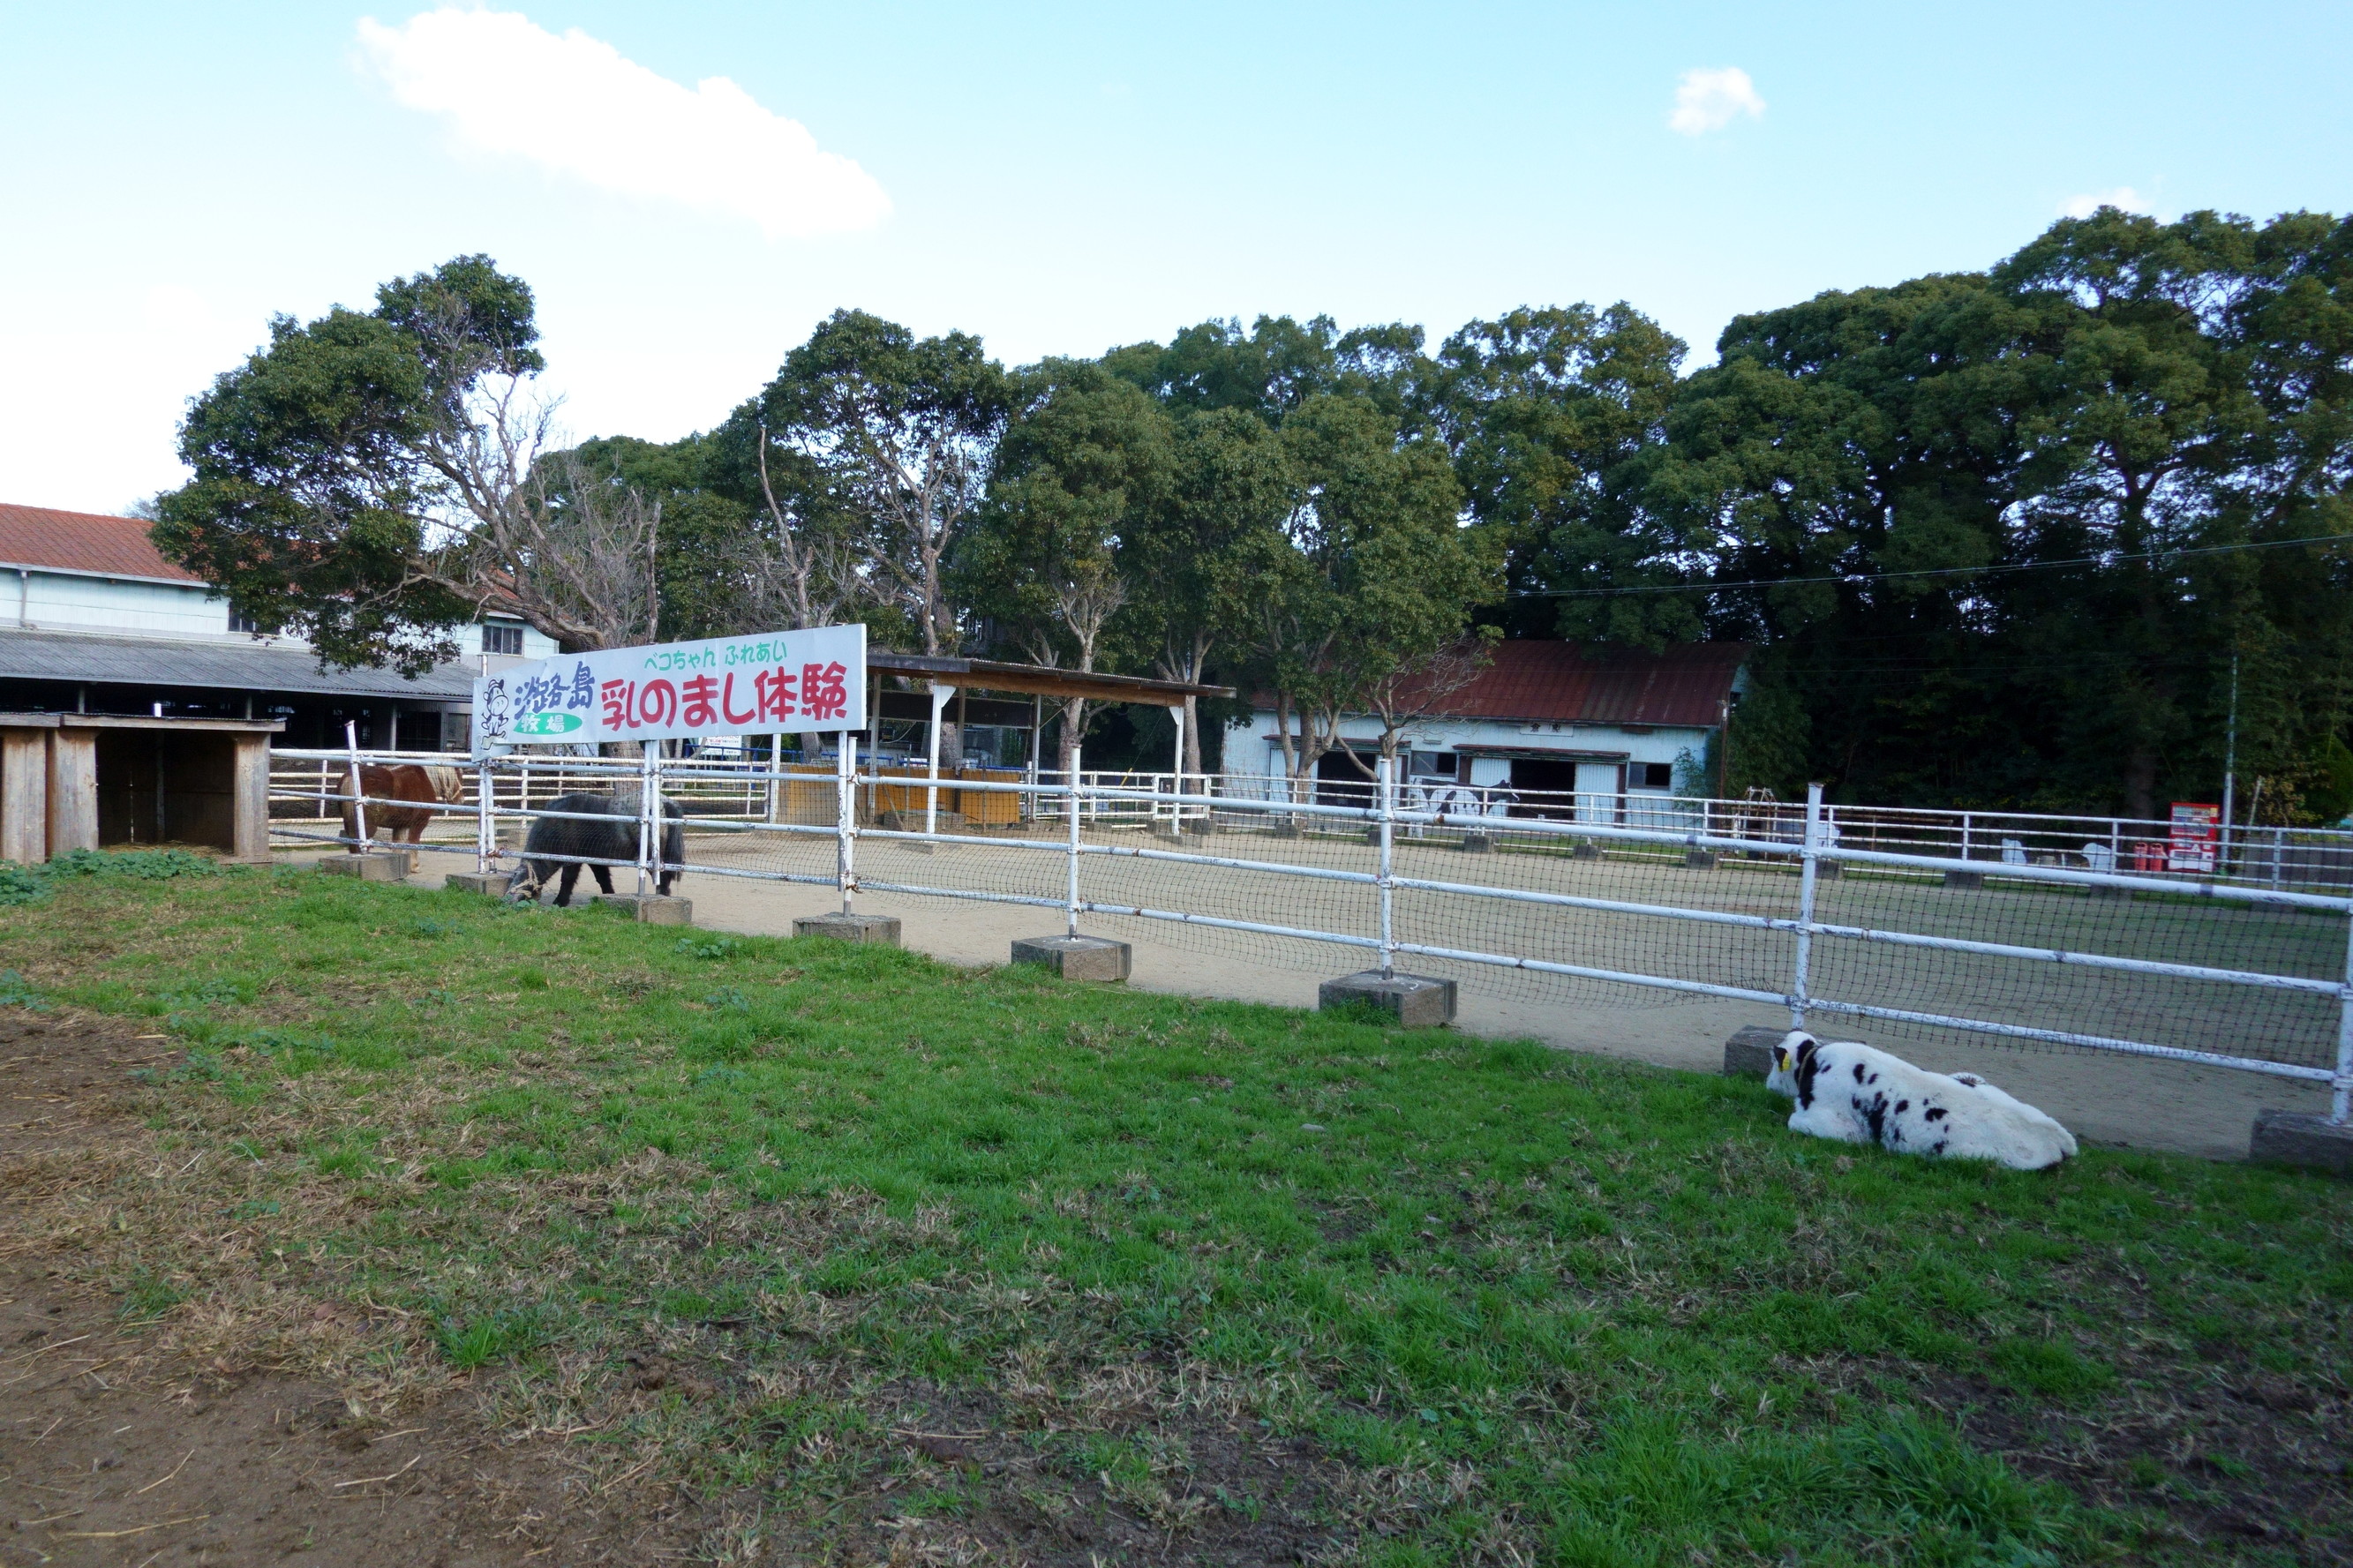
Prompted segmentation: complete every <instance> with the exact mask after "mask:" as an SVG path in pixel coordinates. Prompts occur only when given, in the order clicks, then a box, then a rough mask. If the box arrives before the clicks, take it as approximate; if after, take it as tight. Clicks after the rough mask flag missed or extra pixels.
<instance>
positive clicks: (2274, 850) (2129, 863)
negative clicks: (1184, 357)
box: [1159, 773, 2353, 891]
mask: <svg viewBox="0 0 2353 1568" xmlns="http://www.w3.org/2000/svg"><path fill="white" fill-rule="evenodd" d="M1159 776H1161V777H1166V775H1165V774H1163V775H1159ZM1217 784H1218V788H1219V793H1220V794H1221V795H1226V796H1228V797H1229V798H1232V799H1235V800H1251V801H1284V802H1288V801H1292V800H1300V801H1310V800H1313V801H1320V802H1324V803H1325V804H1340V805H1370V804H1371V803H1372V800H1373V797H1374V795H1376V793H1377V791H1376V788H1375V785H1374V784H1373V783H1372V782H1371V781H1369V780H1364V781H1359V780H1356V779H1337V780H1335V779H1296V780H1294V779H1292V778H1289V777H1286V776H1283V775H1282V774H1256V773H1250V774H1243V773H1227V774H1223V775H1220V776H1219V779H1218V780H1217ZM1398 799H1399V802H1400V804H1401V805H1403V806H1404V807H1405V808H1406V809H1408V810H1416V811H1419V810H1429V811H1436V812H1441V813H1445V814H1447V815H1452V816H1484V817H1489V818H1493V819H1494V820H1495V821H1497V822H1498V823H1517V822H1520V821H1523V820H1525V819H1528V818H1538V819H1543V820H1547V821H1556V822H1580V823H1591V824H1595V825H1597V826H1616V827H1648V828H1658V829H1662V830H1665V831H1669V832H1674V833H1686V832H1688V833H1698V834H1702V835H1704V836H1707V837H1727V838H1743V839H1746V838H1779V839H1783V840H1785V841H1787V842H1788V843H1791V844H1795V843H1796V842H1798V840H1799V838H1800V837H1802V836H1803V834H1804V830H1805V820H1806V805H1805V803H1804V802H1802V801H1772V800H1717V799H1714V798H1708V797H1702V796H1695V795H1665V794H1653V793H1648V792H1644V791H1640V790H1626V791H1615V792H1609V793H1600V794H1596V793H1576V792H1569V791H1552V790H1527V789H1516V788H1514V787H1512V786H1510V785H1507V784H1476V785H1474V784H1458V783H1456V782H1455V781H1454V780H1452V779H1449V778H1444V777H1437V776H1419V775H1417V776H1413V777H1409V778H1408V779H1406V780H1405V781H1404V782H1403V783H1402V784H1401V785H1400V786H1399V792H1398ZM1820 832H1821V833H1822V834H1823V836H1824V837H1825V839H1826V841H1827V845H1828V847H1831V848H1833V849H1836V848H1841V847H1853V848H1858V849H1873V850H1892V851H1896V852H1900V853H1905V854H1914V855H1929V856H1935V857H1938V858H1954V859H1961V860H1987V861H1997V862H2000V863H2002V864H2006V865H2035V866H2064V867H2072V868H2075V869H2077V870H2084V871H2123V872H2130V873H2132V874H2134V875H2136V876H2154V877H2159V878H2168V879H2170V878H2184V879H2196V880H2210V879H2219V880H2222V881H2232V882H2244V883H2247V884H2249V885H2251V886H2261V887H2268V888H2277V889H2303V890H2306V891H2327V890H2330V889H2353V828H2343V827H2285V826H2276V825H2263V826H2258V825H2255V824H2252V823H2235V824H2225V825H2221V826H2220V828H2219V832H2218V836H2217V838H2216V841H2215V842H2214V843H2213V844H2212V846H2211V848H2210V849H2206V850H2202V851H2201V850H2200V849H2198V848H2196V847H2192V846H2189V845H2186V844H2183V843H2180V842H2177V841H2176V840H2175V838H2174V837H2173V824H2172V823H2170V822H2164V821H2150V820H2144V819H2140V818H2136V817H2126V816H2082V815H2073V816H2070V815H2059V814H2052V813H2036V812H2021V811H1961V810H1951V809H1944V808H1938V807H1932V806H1890V805H1835V804H1831V803H1828V802H1825V803H1823V804H1822V805H1821V806H1820Z"/></svg>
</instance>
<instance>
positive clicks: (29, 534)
mask: <svg viewBox="0 0 2353 1568" xmlns="http://www.w3.org/2000/svg"><path fill="white" fill-rule="evenodd" d="M148 526H149V525H148V523H147V521H146V520H144V519H143V518H136V517H109V516H107V515H106V514H105V513H103V512H94V511H56V510H51V509H49V508H47V507H42V506H12V505H10V504H8V503H6V502H0V567H5V566H30V567H33V568H35V569H37V570H38V569H47V570H48V571H52V572H88V573H90V574H94V575H97V576H101V577H145V578H149V579H151V580H154V581H159V582H165V583H195V584H201V583H203V581H204V579H203V578H201V577H199V576H197V575H196V574H195V573H193V572H191V571H189V570H188V569H187V568H186V567H185V566H179V565H175V564H174V563H172V562H169V561H166V560H164V553H163V552H162V551H160V550H157V549H156V548H155V543H154V541H153V540H151V539H149V538H148V537H147V529H148Z"/></svg>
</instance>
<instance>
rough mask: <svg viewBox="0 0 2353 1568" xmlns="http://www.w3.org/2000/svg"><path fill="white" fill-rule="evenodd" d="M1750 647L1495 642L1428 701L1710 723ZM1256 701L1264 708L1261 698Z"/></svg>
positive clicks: (1533, 715) (1474, 715)
mask: <svg viewBox="0 0 2353 1568" xmlns="http://www.w3.org/2000/svg"><path fill="white" fill-rule="evenodd" d="M1749 652H1750V645H1748V644H1747V643H1737V642H1703V643H1679V644H1676V645H1674V646H1672V647H1668V648H1665V649H1663V650H1662V651H1661V652H1658V653H1651V652H1650V651H1649V650H1648V649H1645V648H1639V647H1618V646H1615V645H1611V644H1591V643H1572V642H1556V641H1550V640H1544V639H1538V638H1534V637H1529V638H1521V639H1516V640H1514V641H1510V642H1500V643H1497V644H1495V645H1494V646H1493V647H1492V648H1491V649H1490V650H1489V653H1488V660H1487V663H1486V664H1485V666H1484V667H1483V668H1481V669H1480V671H1479V672H1478V673H1477V674H1476V675H1474V676H1472V678H1471V679H1470V681H1469V682H1468V683H1467V684H1465V685H1464V686H1463V687H1462V688H1461V689H1460V690H1458V691H1455V692H1452V693H1451V694H1449V695H1448V696H1446V697H1443V698H1441V699H1440V700H1438V701H1436V702H1434V703H1433V704H1431V710H1430V717H1431V718H1438V719H1490V720H1504V721H1514V722H1521V723H1529V722H1541V723H1554V724H1558V723H1571V722H1574V723H1583V724H1662V725H1667V726H1671V727H1673V728H1678V729H1695V730H1696V729H1709V728H1712V727H1714V726H1715V725H1716V724H1720V723H1722V722H1723V721H1724V705H1725V701H1726V700H1728V699H1729V698H1730V697H1731V695H1732V684H1733V680H1734V679H1735V678H1736V677H1737V676H1738V675H1739V673H1740V667H1741V666H1742V665H1743V664H1745V663H1746V662H1747V660H1748V655H1749ZM1259 705H1260V706H1261V707H1262V708H1263V707H1271V706H1272V700H1271V698H1264V697H1262V698H1261V700H1260V703H1259Z"/></svg>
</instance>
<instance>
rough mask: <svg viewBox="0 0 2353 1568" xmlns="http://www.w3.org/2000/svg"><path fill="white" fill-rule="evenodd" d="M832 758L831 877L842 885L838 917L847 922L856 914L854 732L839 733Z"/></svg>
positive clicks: (855, 756)
mask: <svg viewBox="0 0 2353 1568" xmlns="http://www.w3.org/2000/svg"><path fill="white" fill-rule="evenodd" d="M834 755H835V758H836V765H835V767H834V773H833V786H834V806H833V811H834V824H833V831H834V841H835V844H836V845H837V849H836V851H835V856H834V864H835V872H834V876H835V879H836V880H838V881H839V883H840V884H841V916H842V919H844V920H848V919H849V917H850V915H851V914H852V913H854V912H855V911H854V910H852V909H851V907H850V906H851V902H852V900H853V898H854V896H855V895H856V893H857V891H858V871H857V866H856V861H855V857H856V855H857V844H858V736H857V732H856V731H850V730H845V731H842V732H841V747H840V749H839V751H838V752H835V753H834Z"/></svg>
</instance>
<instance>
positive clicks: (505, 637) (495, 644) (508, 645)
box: [482, 621, 522, 654]
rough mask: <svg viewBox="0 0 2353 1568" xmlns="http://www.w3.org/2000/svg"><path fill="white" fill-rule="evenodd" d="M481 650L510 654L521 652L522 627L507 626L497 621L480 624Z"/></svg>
mask: <svg viewBox="0 0 2353 1568" xmlns="http://www.w3.org/2000/svg"><path fill="white" fill-rule="evenodd" d="M482 651H483V652H484V653H512V654H519V653H521V652H522V627H521V626H507V625H504V624H501V622H498V621H490V622H486V623H485V624H484V625H483V626H482Z"/></svg>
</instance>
